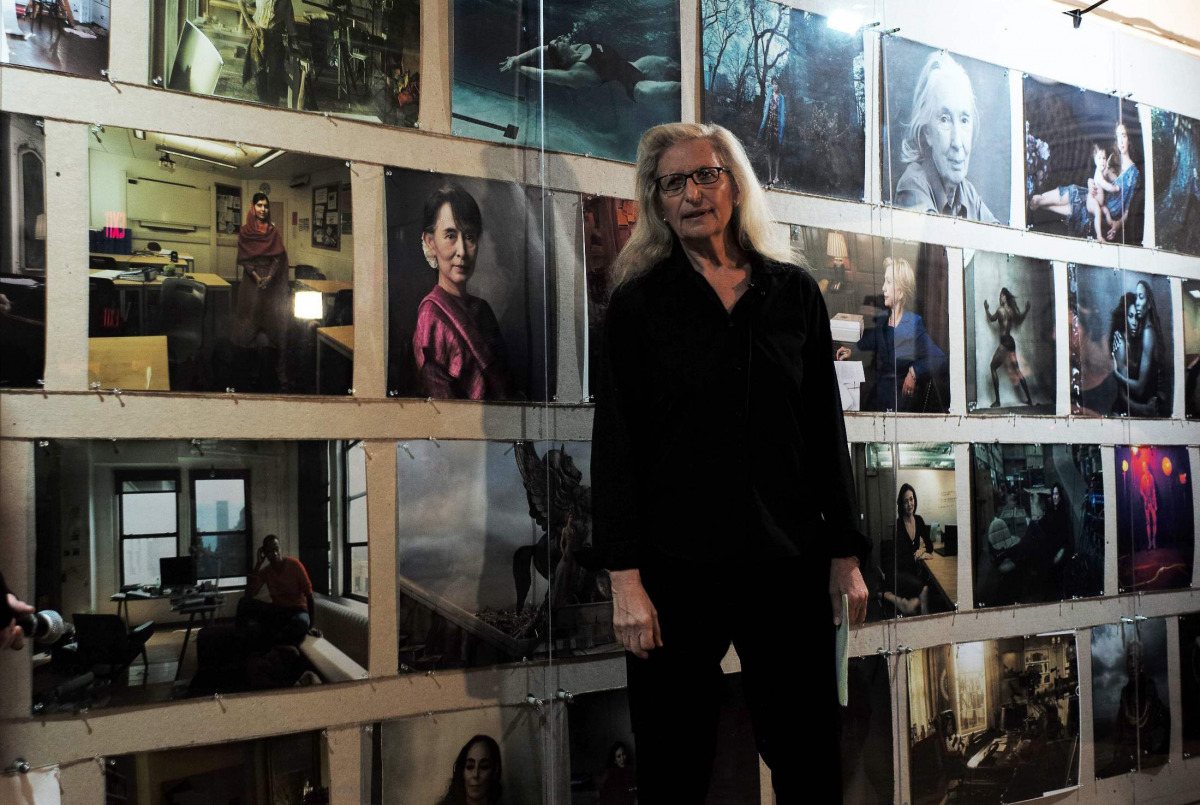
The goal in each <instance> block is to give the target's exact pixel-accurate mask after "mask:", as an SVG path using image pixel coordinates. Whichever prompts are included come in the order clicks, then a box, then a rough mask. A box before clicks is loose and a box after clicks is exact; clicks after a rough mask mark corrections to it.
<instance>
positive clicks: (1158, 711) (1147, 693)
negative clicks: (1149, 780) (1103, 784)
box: [1092, 618, 1171, 778]
mask: <svg viewBox="0 0 1200 805" xmlns="http://www.w3.org/2000/svg"><path fill="white" fill-rule="evenodd" d="M1167 690H1168V688H1167V628H1166V621H1165V620H1163V619H1161V618H1159V619H1156V620H1150V621H1143V622H1141V623H1127V624H1105V625H1103V626H1095V627H1093V628H1092V706H1093V713H1092V717H1093V722H1094V726H1093V733H1094V735H1095V752H1096V776H1097V777H1099V778H1103V777H1114V776H1116V775H1119V774H1125V773H1126V772H1130V771H1136V770H1138V769H1139V768H1141V769H1142V770H1145V769H1149V768H1153V767H1155V766H1161V765H1163V764H1164V763H1166V761H1167V756H1168V755H1169V753H1170V746H1171V726H1170V723H1171V719H1170V710H1169V708H1168V705H1167V702H1168V696H1169V694H1168V692H1167Z"/></svg>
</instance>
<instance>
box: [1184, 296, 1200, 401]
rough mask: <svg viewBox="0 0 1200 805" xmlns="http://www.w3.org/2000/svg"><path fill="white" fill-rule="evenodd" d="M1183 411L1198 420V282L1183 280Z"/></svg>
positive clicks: (1199, 346)
mask: <svg viewBox="0 0 1200 805" xmlns="http://www.w3.org/2000/svg"><path fill="white" fill-rule="evenodd" d="M1182 292H1183V367H1184V380H1183V382H1184V393H1183V399H1184V411H1185V412H1186V416H1187V418H1188V419H1200V280H1183V286H1182Z"/></svg>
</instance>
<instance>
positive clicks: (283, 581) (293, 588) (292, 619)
mask: <svg viewBox="0 0 1200 805" xmlns="http://www.w3.org/2000/svg"><path fill="white" fill-rule="evenodd" d="M264 562H265V563H266V566H265V567H264V566H263V563H264ZM263 585H266V587H267V591H268V592H269V593H270V594H271V600H270V602H267V601H260V600H258V599H257V598H255V596H256V595H258V593H259V591H260V590H261V589H262V588H263ZM312 611H313V587H312V582H311V581H309V578H308V571H306V570H305V569H304V565H303V564H301V563H300V560H299V559H296V558H295V557H293V556H284V555H283V551H282V550H281V549H280V547H279V537H277V536H275V535H274V534H268V535H267V536H266V537H264V538H263V542H262V546H261V547H260V548H259V549H258V557H257V561H256V562H255V563H254V570H253V571H251V573H250V583H249V584H247V585H246V595H245V597H244V598H242V600H241V601H239V602H238V609H237V626H238V628H239V629H247V628H253V627H254V626H255V625H257V626H258V628H259V629H261V630H263V631H265V632H266V634H267V636H268V638H269V639H270V640H271V642H273V643H288V644H291V645H297V644H299V643H300V642H301V641H302V640H304V636H305V635H306V634H308V630H309V628H310V627H311V626H312Z"/></svg>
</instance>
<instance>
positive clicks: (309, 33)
mask: <svg viewBox="0 0 1200 805" xmlns="http://www.w3.org/2000/svg"><path fill="white" fill-rule="evenodd" d="M150 18H151V25H150V78H151V80H152V81H153V82H154V83H155V84H157V85H158V86H162V87H165V88H166V89H172V90H179V91H181V92H192V93H196V94H199V95H214V96H217V97H220V98H230V99H233V100H238V101H248V102H250V103H262V104H266V105H267V106H277V107H282V108H285V109H296V110H304V111H312V112H323V113H326V114H333V115H337V116H340V117H347V118H352V119H355V120H368V121H372V122H375V123H384V124H386V125H389V126H404V127H412V126H415V125H416V123H417V116H418V107H419V105H420V98H421V5H420V0H394V2H390V3H372V2H369V0H348V1H347V2H344V3H335V4H330V5H326V4H325V3H306V2H302V0H296V2H295V3H293V2H292V0H276V1H275V2H270V0H258V2H257V3H256V2H253V1H252V0H248V1H246V2H243V1H242V0H239V2H236V3H233V2H229V3H226V2H219V3H209V4H205V5H201V6H199V7H198V6H197V5H196V3H195V0H154V2H153V3H151V4H150Z"/></svg>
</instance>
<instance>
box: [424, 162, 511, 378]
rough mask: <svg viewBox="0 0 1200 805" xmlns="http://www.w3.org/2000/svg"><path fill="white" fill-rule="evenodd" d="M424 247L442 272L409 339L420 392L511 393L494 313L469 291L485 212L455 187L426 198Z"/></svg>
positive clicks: (427, 258) (432, 264) (504, 350)
mask: <svg viewBox="0 0 1200 805" xmlns="http://www.w3.org/2000/svg"><path fill="white" fill-rule="evenodd" d="M421 229H422V235H421V250H422V252H423V253H424V255H425V261H426V262H427V263H428V264H429V267H430V268H432V269H435V270H436V271H437V284H436V285H434V286H433V290H431V291H430V292H429V293H428V294H427V295H426V296H425V298H424V299H422V300H421V305H420V307H419V308H418V310H417V324H416V328H415V330H414V331H413V337H412V354H413V358H414V360H415V361H416V377H417V388H418V394H419V395H420V396H422V397H433V398H435V399H459V400H509V399H513V392H512V379H511V377H510V375H509V369H508V351H507V348H506V347H505V344H504V337H503V335H502V334H501V332H500V324H499V322H498V321H497V320H496V314H495V313H493V312H492V308H491V306H490V305H489V304H488V303H487V301H486V300H484V299H482V298H480V297H478V296H473V295H472V294H471V293H469V292H468V290H467V284H468V283H469V282H470V280H471V275H472V274H474V272H475V264H476V261H477V259H478V257H479V236H480V235H481V234H482V233H483V215H482V213H481V212H480V211H479V205H478V204H477V203H476V202H475V199H474V198H473V197H472V196H471V194H470V193H468V192H467V191H465V190H463V189H462V188H461V187H459V186H458V185H453V184H451V185H446V186H444V187H441V188H439V189H438V190H435V191H434V192H433V194H432V195H430V196H429V198H428V199H427V200H426V202H425V210H424V214H423V216H422V225H421Z"/></svg>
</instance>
